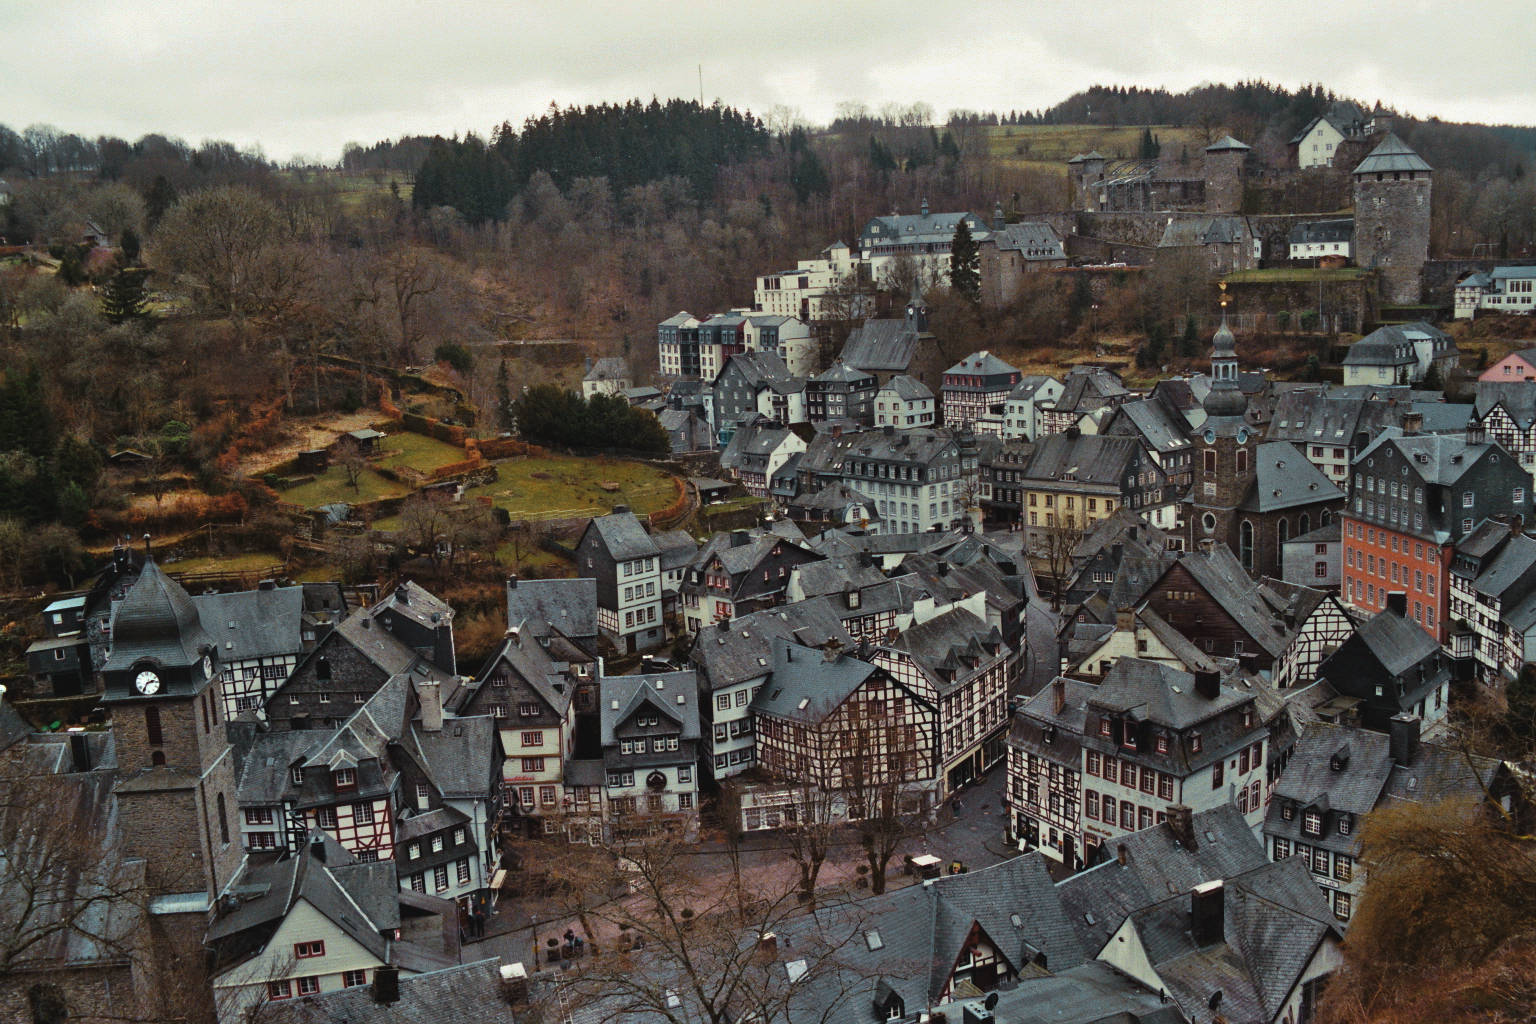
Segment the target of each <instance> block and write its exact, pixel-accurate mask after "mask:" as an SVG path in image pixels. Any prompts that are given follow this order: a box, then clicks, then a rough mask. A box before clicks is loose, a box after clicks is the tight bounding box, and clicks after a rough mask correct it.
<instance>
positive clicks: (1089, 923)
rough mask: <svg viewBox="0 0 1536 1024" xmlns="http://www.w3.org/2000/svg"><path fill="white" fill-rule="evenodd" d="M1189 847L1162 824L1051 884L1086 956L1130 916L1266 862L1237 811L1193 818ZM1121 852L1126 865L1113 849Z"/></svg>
mask: <svg viewBox="0 0 1536 1024" xmlns="http://www.w3.org/2000/svg"><path fill="white" fill-rule="evenodd" d="M1190 822H1191V826H1192V829H1191V830H1192V831H1193V833H1194V837H1195V846H1194V848H1193V849H1191V848H1190V847H1188V846H1186V845H1185V844H1184V843H1183V842H1182V841H1181V840H1180V838H1179V836H1178V835H1177V833H1175V832H1174V830H1173V826H1172V825H1170V824H1169V823H1167V822H1163V823H1162V824H1158V825H1153V826H1152V827H1151V828H1146V829H1142V830H1141V831H1140V832H1132V833H1131V834H1130V835H1126V836H1121V837H1120V838H1118V839H1115V840H1113V842H1112V843H1111V844H1110V847H1109V849H1108V850H1107V851H1106V852H1107V853H1109V854H1110V859H1109V860H1108V861H1106V862H1105V863H1103V864H1099V865H1097V866H1095V867H1091V868H1088V869H1087V870H1085V871H1082V872H1079V873H1078V874H1076V875H1072V876H1070V877H1068V878H1066V879H1064V880H1062V881H1060V882H1058V883H1056V891H1057V892H1058V893H1059V894H1060V897H1061V903H1062V910H1063V911H1064V912H1065V914H1066V917H1067V921H1068V922H1069V923H1070V924H1071V925H1072V930H1073V931H1074V932H1075V933H1076V935H1077V939H1078V942H1079V944H1080V945H1081V946H1082V948H1083V952H1084V953H1085V954H1086V955H1088V956H1090V957H1092V956H1097V955H1098V954H1099V952H1100V951H1101V950H1103V948H1104V946H1105V944H1106V943H1108V942H1109V940H1110V938H1111V937H1112V936H1113V935H1114V933H1115V930H1116V929H1117V928H1119V927H1120V924H1121V922H1122V921H1124V920H1125V919H1126V917H1128V916H1129V915H1130V914H1132V913H1134V912H1136V911H1137V910H1140V909H1142V908H1143V907H1148V906H1151V905H1153V904H1156V903H1160V902H1162V901H1163V900H1165V899H1168V898H1169V897H1170V896H1181V895H1184V894H1186V893H1188V892H1189V890H1190V889H1192V888H1194V887H1195V886H1197V885H1200V884H1202V883H1204V882H1209V881H1211V880H1212V879H1216V878H1230V877H1232V876H1234V875H1240V874H1243V873H1244V872H1247V871H1252V870H1253V869H1255V868H1259V867H1263V866H1264V864H1265V863H1266V862H1267V861H1268V856H1267V855H1266V854H1265V852H1264V846H1263V845H1262V844H1261V843H1260V842H1259V841H1258V840H1257V839H1255V838H1254V835H1253V829H1252V828H1250V827H1249V826H1248V822H1247V821H1246V820H1245V819H1244V818H1243V815H1242V813H1241V812H1240V811H1238V809H1237V806H1236V805H1235V804H1230V803H1227V804H1222V805H1221V806H1219V807H1216V808H1213V809H1211V810H1205V811H1198V812H1196V813H1195V814H1194V815H1192V816H1191V819H1190ZM1121 846H1123V847H1125V853H1126V858H1125V863H1124V864H1121V863H1119V859H1118V848H1119V847H1121Z"/></svg>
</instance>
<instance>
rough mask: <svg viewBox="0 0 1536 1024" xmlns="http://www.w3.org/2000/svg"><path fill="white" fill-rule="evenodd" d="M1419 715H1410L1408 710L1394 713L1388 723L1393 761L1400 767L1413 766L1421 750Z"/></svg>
mask: <svg viewBox="0 0 1536 1024" xmlns="http://www.w3.org/2000/svg"><path fill="white" fill-rule="evenodd" d="M1420 724H1421V723H1420V721H1419V717H1418V716H1417V715H1410V714H1408V713H1407V712H1406V711H1405V712H1403V713H1402V714H1401V715H1393V716H1392V720H1391V721H1390V722H1388V723H1387V735H1388V744H1389V746H1390V748H1391V751H1392V763H1393V764H1395V765H1397V766H1398V767H1399V768H1409V767H1412V766H1413V759H1414V757H1415V756H1417V755H1418V752H1419V726H1420Z"/></svg>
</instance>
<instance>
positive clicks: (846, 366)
mask: <svg viewBox="0 0 1536 1024" xmlns="http://www.w3.org/2000/svg"><path fill="white" fill-rule="evenodd" d="M871 373H872V371H869V370H865V369H862V368H860V367H857V366H854V365H852V364H851V363H846V362H844V361H843V360H842V359H840V358H839V359H837V360H835V361H834V362H833V363H832V365H831V366H829V367H827V368H826V369H825V370H822V371H821V372H820V373H818V374H816V376H814V377H812V378H811V380H814V381H821V382H823V383H828V384H836V383H842V384H857V383H860V382H865V381H868V380H869V379H870V376H871Z"/></svg>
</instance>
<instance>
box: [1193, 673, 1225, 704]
mask: <svg viewBox="0 0 1536 1024" xmlns="http://www.w3.org/2000/svg"><path fill="white" fill-rule="evenodd" d="M1195 692H1196V693H1198V694H1199V695H1200V696H1202V697H1204V698H1205V699H1206V700H1215V699H1216V698H1217V697H1220V696H1221V673H1220V672H1196V673H1195Z"/></svg>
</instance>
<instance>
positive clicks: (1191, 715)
mask: <svg viewBox="0 0 1536 1024" xmlns="http://www.w3.org/2000/svg"><path fill="white" fill-rule="evenodd" d="M1252 699H1253V695H1252V694H1251V693H1249V692H1247V691H1245V690H1241V689H1238V688H1236V687H1232V686H1225V685H1224V686H1222V687H1221V688H1220V690H1219V692H1218V695H1217V696H1216V698H1215V699H1214V700H1212V699H1210V698H1207V697H1202V696H1201V695H1200V694H1199V693H1197V692H1195V677H1194V676H1193V675H1191V674H1190V673H1188V672H1181V671H1179V670H1178V669H1176V668H1174V667H1173V666H1171V665H1164V664H1162V663H1160V662H1156V661H1143V660H1142V659H1141V658H1119V659H1117V660H1116V661H1115V664H1114V667H1113V668H1111V669H1110V670H1109V674H1108V675H1106V676H1105V677H1104V681H1103V682H1102V683H1100V684H1099V688H1098V690H1097V691H1096V692H1094V693H1093V694H1092V695H1091V696H1090V697H1089V699H1088V703H1089V705H1090V706H1092V707H1096V708H1103V709H1104V710H1106V711H1113V712H1119V713H1122V714H1124V713H1131V714H1132V715H1133V716H1134V717H1135V719H1136V721H1138V722H1155V723H1157V724H1158V725H1165V726H1168V727H1169V728H1172V729H1180V730H1182V729H1187V728H1189V727H1190V726H1193V725H1197V724H1199V723H1200V722H1204V721H1207V720H1209V719H1211V718H1214V717H1216V716H1217V715H1219V714H1221V713H1222V712H1224V711H1228V710H1230V709H1232V708H1235V707H1239V706H1241V705H1243V704H1246V703H1247V702H1248V701H1250V700H1252Z"/></svg>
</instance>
